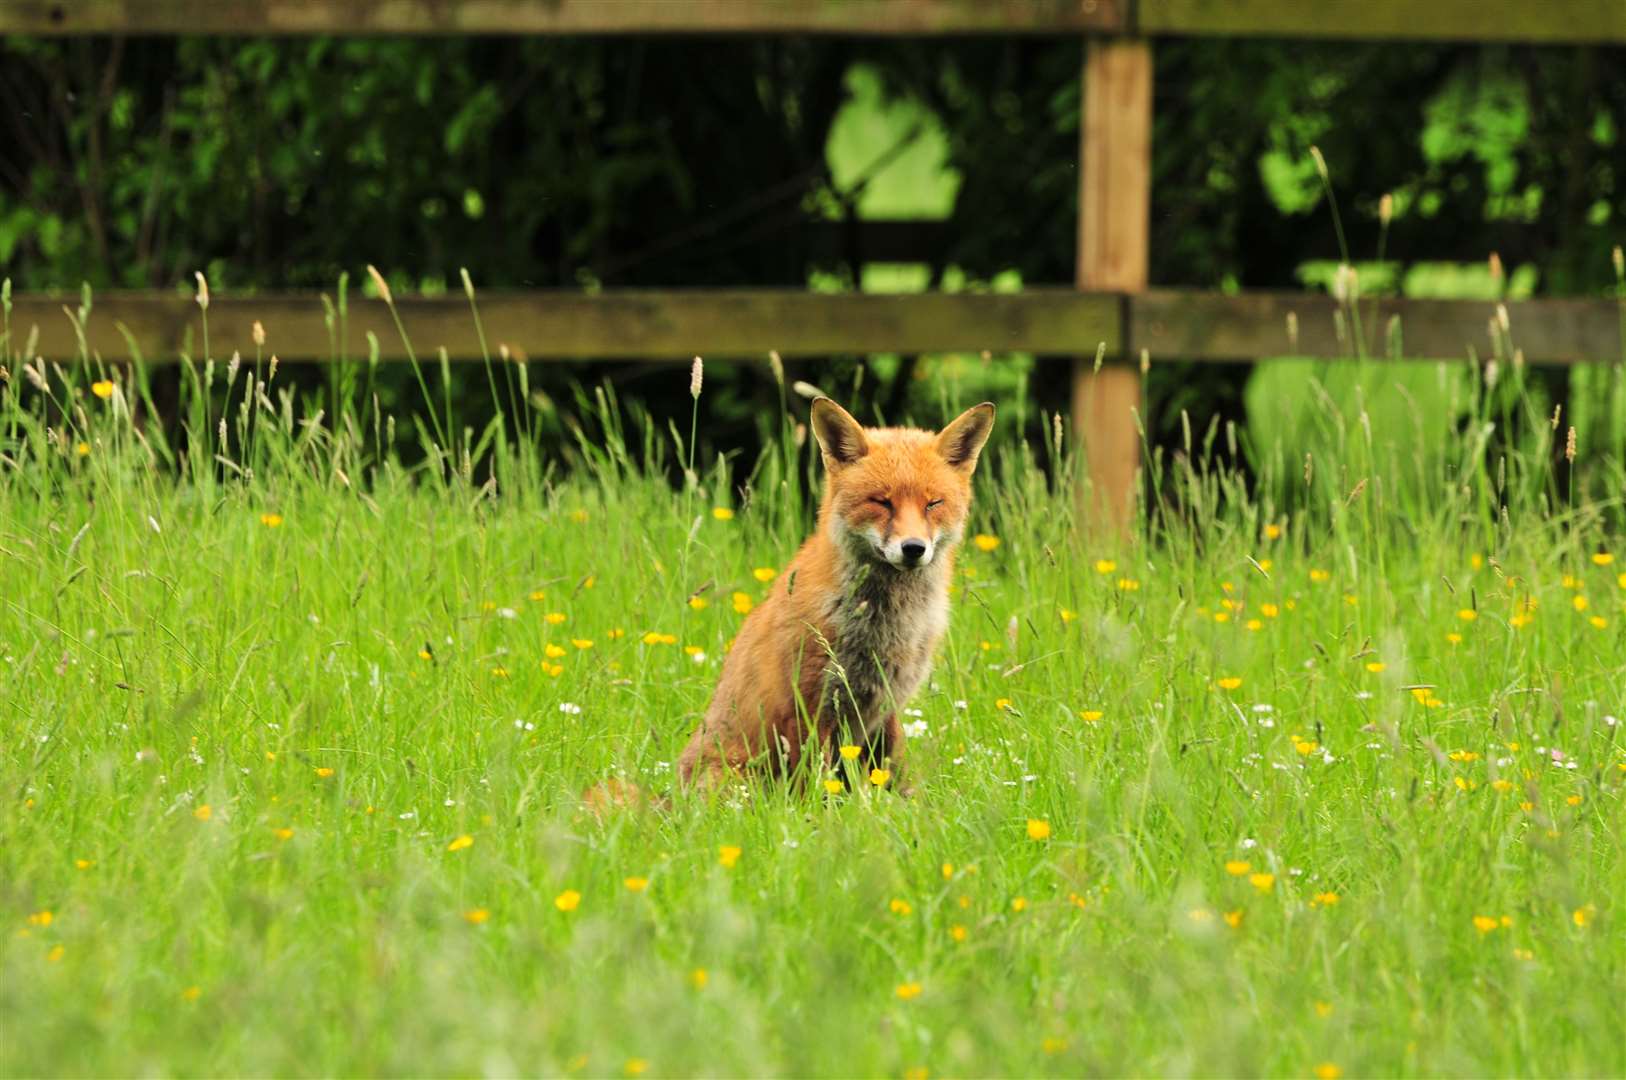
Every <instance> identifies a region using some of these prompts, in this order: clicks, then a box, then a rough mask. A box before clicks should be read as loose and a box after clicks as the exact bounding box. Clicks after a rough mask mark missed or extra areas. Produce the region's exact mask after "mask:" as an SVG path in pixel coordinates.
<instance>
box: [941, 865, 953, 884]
mask: <svg viewBox="0 0 1626 1080" xmlns="http://www.w3.org/2000/svg"><path fill="white" fill-rule="evenodd" d="M953 877H954V864H953V863H951V862H946V863H944V864H943V880H944V881H949V880H951V879H952V878H953Z"/></svg>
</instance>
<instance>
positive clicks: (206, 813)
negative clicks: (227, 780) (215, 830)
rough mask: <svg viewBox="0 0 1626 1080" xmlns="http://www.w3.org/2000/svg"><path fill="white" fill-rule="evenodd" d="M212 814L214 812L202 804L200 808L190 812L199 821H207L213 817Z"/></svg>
mask: <svg viewBox="0 0 1626 1080" xmlns="http://www.w3.org/2000/svg"><path fill="white" fill-rule="evenodd" d="M214 814H215V812H214V810H213V809H211V808H210V806H209V804H208V803H204V804H203V805H202V806H200V807H198V808H197V809H196V810H194V811H192V816H193V817H195V818H197V819H198V820H199V821H208V820H209V819H210V818H212V817H214Z"/></svg>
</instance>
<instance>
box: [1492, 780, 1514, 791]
mask: <svg viewBox="0 0 1626 1080" xmlns="http://www.w3.org/2000/svg"><path fill="white" fill-rule="evenodd" d="M1491 787H1492V788H1493V789H1495V790H1496V791H1500V792H1502V793H1503V794H1506V793H1507V792H1509V791H1512V790H1513V781H1511V780H1503V779H1500V778H1498V779H1496V780H1492V781H1491Z"/></svg>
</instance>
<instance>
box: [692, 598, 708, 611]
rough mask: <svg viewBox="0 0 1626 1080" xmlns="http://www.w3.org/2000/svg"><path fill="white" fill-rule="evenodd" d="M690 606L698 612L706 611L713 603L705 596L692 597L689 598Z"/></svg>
mask: <svg viewBox="0 0 1626 1080" xmlns="http://www.w3.org/2000/svg"><path fill="white" fill-rule="evenodd" d="M689 606H690V607H692V608H694V610H696V611H705V610H706V609H707V608H708V607H710V606H711V601H710V600H707V599H706V598H705V597H704V596H691V597H689Z"/></svg>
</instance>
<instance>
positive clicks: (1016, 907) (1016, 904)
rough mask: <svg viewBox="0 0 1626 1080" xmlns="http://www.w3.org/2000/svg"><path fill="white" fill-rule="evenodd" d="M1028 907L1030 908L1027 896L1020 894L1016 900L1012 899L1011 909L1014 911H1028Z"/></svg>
mask: <svg viewBox="0 0 1626 1080" xmlns="http://www.w3.org/2000/svg"><path fill="white" fill-rule="evenodd" d="M1027 909H1028V898H1027V897H1025V896H1018V897H1017V898H1016V899H1015V900H1012V901H1011V910H1012V911H1026V910H1027Z"/></svg>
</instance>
